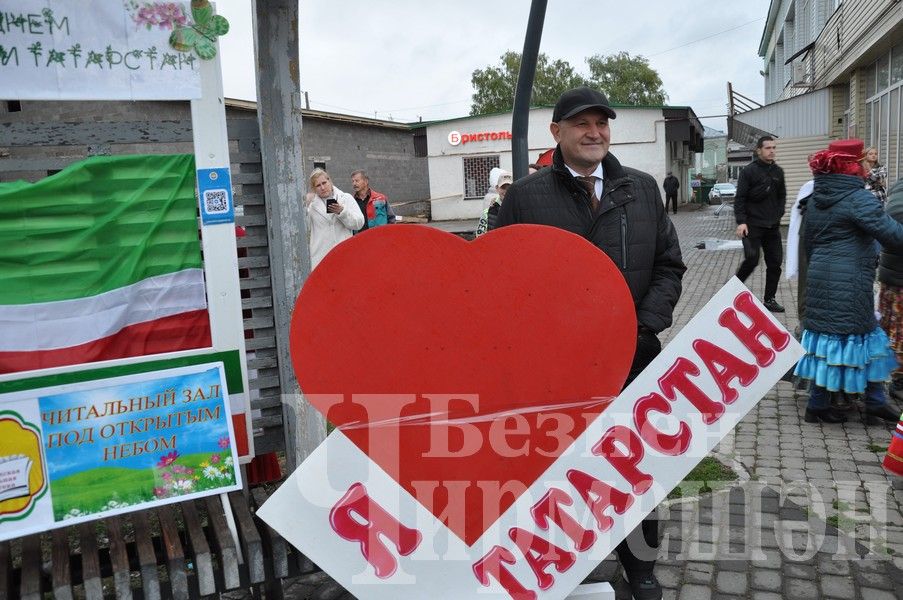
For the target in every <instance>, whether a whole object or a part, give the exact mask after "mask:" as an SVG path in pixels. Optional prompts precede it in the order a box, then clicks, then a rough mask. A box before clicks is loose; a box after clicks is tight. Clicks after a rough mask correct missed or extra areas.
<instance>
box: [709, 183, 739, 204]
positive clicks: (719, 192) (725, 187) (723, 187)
mask: <svg viewBox="0 0 903 600" xmlns="http://www.w3.org/2000/svg"><path fill="white" fill-rule="evenodd" d="M736 195H737V186H735V185H734V184H733V183H716V184H715V185H714V187H712V191H711V192H709V200H711V201H712V203H714V202H715V201H717V202H718V203H719V204H724V203H725V202H731V201H732V200H733V199H734V197H735V196H736Z"/></svg>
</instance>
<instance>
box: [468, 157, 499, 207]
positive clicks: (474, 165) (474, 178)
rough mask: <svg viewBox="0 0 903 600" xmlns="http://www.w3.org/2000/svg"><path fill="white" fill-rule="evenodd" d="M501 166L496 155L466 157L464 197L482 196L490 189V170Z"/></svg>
mask: <svg viewBox="0 0 903 600" xmlns="http://www.w3.org/2000/svg"><path fill="white" fill-rule="evenodd" d="M498 166H499V157H498V154H496V155H495V156H465V157H464V199H465V200H466V199H474V198H482V197H483V196H485V195H486V191H487V190H488V189H489V171H491V170H492V169H494V168H496V167H498Z"/></svg>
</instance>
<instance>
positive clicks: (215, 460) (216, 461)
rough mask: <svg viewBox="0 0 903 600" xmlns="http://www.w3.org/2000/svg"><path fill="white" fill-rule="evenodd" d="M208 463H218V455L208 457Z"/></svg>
mask: <svg viewBox="0 0 903 600" xmlns="http://www.w3.org/2000/svg"><path fill="white" fill-rule="evenodd" d="M210 462H212V463H213V464H216V463H218V462H219V454H214V455H212V456H211V457H210Z"/></svg>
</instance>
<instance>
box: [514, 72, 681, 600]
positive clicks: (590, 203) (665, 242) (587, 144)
mask: <svg viewBox="0 0 903 600" xmlns="http://www.w3.org/2000/svg"><path fill="white" fill-rule="evenodd" d="M615 116H616V115H615V111H614V110H612V108H611V106H609V104H608V99H607V98H606V97H605V95H604V94H602V93H600V92H597V91H596V90H593V89H590V88H588V87H580V88H576V89H572V90H569V91H567V92H565V93H564V94H562V95H561V97H560V98H559V99H558V102H557V103H556V104H555V110H554V112H553V113H552V123H551V125H550V129H551V131H552V136H553V137H554V138H555V141H556V142H557V143H558V147H557V148H556V149H555V153H554V156H553V159H552V167H551V168H548V169H542V170H540V171H538V172H536V173H533V174H532V175H528V176H527V177H524V178H523V179H520V180H519V181H515V182H514V183H513V184H512V185H511V187H510V188H509V189H508V193H507V195H506V196H505V202H504V203H502V208H501V210H500V212H499V216H498V221H497V223H498V227H502V226H505V225H512V224H515V223H534V224H539V225H551V226H553V227H559V228H561V229H565V230H567V231H571V232H573V233H576V234H578V235H580V236H583V237H584V238H586V239H587V240H589V241H590V242H591V243H592V244H594V245H595V246H596V247H597V248H599V249H600V250H601V251H602V252H605V254H607V255H608V256H609V258H611V259H612V261H613V262H614V263H615V265H617V266H618V268H619V269H620V270H621V273H622V274H623V275H624V279H625V280H626V282H627V286H628V287H629V288H630V292H631V294H632V295H633V302H634V305H635V307H636V314H637V324H638V330H637V347H636V353H635V355H634V358H633V364H632V365H631V368H630V374H629V375H628V378H627V382H626V383H625V386H626V385H627V384H629V383H630V382H631V381H633V379H634V378H635V377H636V376H637V375H639V374H640V372H641V371H642V370H643V369H645V368H646V366H647V365H648V364H649V363H650V362H652V359H653V358H655V356H656V355H657V354H658V353H659V352H660V351H661V343H660V342H659V340H658V337H657V335H656V334H658V333H660V332H661V331H663V330H664V329H666V328H668V327H670V325H671V318H672V314H673V312H674V305H675V304H677V299H678V298H679V297H680V291H681V279H682V277H683V273H684V271H685V270H686V267H685V266H684V263H683V260H682V258H681V254H680V245H679V243H678V240H677V232H676V231H675V229H674V225H673V224H672V223H671V220H670V219H669V218H668V214H667V211H666V210H665V206H664V204H663V203H662V197H661V194H660V193H659V191H658V189H659V188H658V184H657V182H656V181H655V179H654V178H653V177H652V176H651V175H648V174H646V173H643V172H641V171H637V170H635V169H630V168H628V167H623V166H621V163H620V162H618V159H616V158H615V157H614V155H612V154H611V153H610V152H609V151H608V149H609V144H610V141H611V132H610V130H609V127H608V121H609V119H614V118H615ZM599 351H600V352H602V351H603V349H601V348H600V350H599ZM616 550H617V553H618V557H619V558H620V560H621V565H622V566H623V567H624V571H625V574H626V575H627V579H628V581H629V583H630V587H631V591H632V593H633V597H634V598H636V599H638V600H656V599H658V598H661V597H662V589H661V586H660V585H659V583H658V580H657V579H656V578H655V575H654V574H653V568H654V567H655V557H656V555H657V553H658V521H657V520H655V519H654V518H649V519H647V520H645V521H643V524H642V527H638V528H637V529H636V530H635V531H633V532H632V533H631V534H630V535H628V536H627V539H626V540H624V541H623V542H621V543H620V544H619V545H618V547H617V549H616Z"/></svg>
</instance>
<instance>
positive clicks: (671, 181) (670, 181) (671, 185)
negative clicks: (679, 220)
mask: <svg viewBox="0 0 903 600" xmlns="http://www.w3.org/2000/svg"><path fill="white" fill-rule="evenodd" d="M662 187H663V188H665V210H668V207H669V206H671V203H672V202H673V203H674V214H675V215H676V214H677V190H679V189H680V181H678V180H677V177H675V176H674V173H672V172H671V171H668V176H667V177H665V181H664V182H662Z"/></svg>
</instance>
